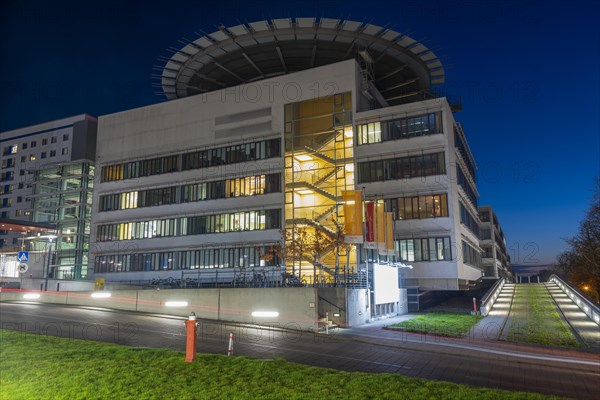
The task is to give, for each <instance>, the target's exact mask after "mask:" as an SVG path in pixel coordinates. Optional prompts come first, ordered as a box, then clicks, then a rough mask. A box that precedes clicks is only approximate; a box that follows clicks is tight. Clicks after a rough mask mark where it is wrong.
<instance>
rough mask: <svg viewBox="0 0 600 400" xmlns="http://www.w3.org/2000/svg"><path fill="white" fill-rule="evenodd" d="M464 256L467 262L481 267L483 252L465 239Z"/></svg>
mask: <svg viewBox="0 0 600 400" xmlns="http://www.w3.org/2000/svg"><path fill="white" fill-rule="evenodd" d="M462 256H463V262H464V263H465V264H469V265H472V266H474V267H477V268H481V253H480V252H479V250H477V249H475V248H474V247H473V246H471V245H470V244H468V243H467V242H465V241H464V240H463V242H462Z"/></svg>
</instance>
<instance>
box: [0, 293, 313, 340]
mask: <svg viewBox="0 0 600 400" xmlns="http://www.w3.org/2000/svg"><path fill="white" fill-rule="evenodd" d="M25 293H36V294H39V295H40V297H39V298H38V299H33V300H25V299H24V298H23V296H24V294H25ZM92 293H94V292H93V291H86V292H67V291H64V292H63V291H61V292H54V291H48V292H39V291H30V292H26V291H14V290H6V289H5V290H2V291H0V301H10V300H25V301H36V302H43V303H55V304H70V305H82V306H94V307H105V308H112V309H118V310H126V311H140V312H148V313H158V314H168V315H178V316H188V315H189V314H190V312H192V311H193V312H195V313H196V315H197V316H198V317H199V318H206V319H212V320H221V321H232V322H241V323H257V324H261V323H269V324H275V325H278V326H281V327H287V328H291V329H301V330H314V329H315V328H316V321H317V304H318V303H317V295H316V293H317V290H316V289H314V288H248V289H169V290H118V291H112V292H111V297H109V298H93V297H91V294H92ZM169 301H185V302H187V303H188V305H187V306H186V307H167V306H166V304H165V303H166V302H169ZM253 311H276V312H278V313H279V316H278V317H275V318H270V317H269V318H261V317H253V316H252V312H253Z"/></svg>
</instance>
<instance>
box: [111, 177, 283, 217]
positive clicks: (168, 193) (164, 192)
mask: <svg viewBox="0 0 600 400" xmlns="http://www.w3.org/2000/svg"><path fill="white" fill-rule="evenodd" d="M276 192H281V175H280V174H269V175H255V176H246V177H242V178H233V179H224V180H219V181H212V182H202V183H193V184H187V185H183V186H169V187H165V188H157V189H147V190H139V191H132V192H125V193H115V194H108V195H103V196H100V205H99V211H114V210H126V209H131V208H142V207H152V206H160V205H165V204H178V203H190V202H195V201H203V200H213V199H225V198H230V197H243V196H254V195H260V194H267V193H276Z"/></svg>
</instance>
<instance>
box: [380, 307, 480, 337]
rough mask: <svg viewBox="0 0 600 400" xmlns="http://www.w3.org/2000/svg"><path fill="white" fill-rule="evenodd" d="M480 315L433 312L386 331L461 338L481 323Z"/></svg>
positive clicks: (390, 327) (392, 326) (389, 327)
mask: <svg viewBox="0 0 600 400" xmlns="http://www.w3.org/2000/svg"><path fill="white" fill-rule="evenodd" d="M482 318H483V317H481V316H480V315H470V314H458V313H447V312H434V313H429V314H424V315H419V316H418V317H415V318H411V319H409V320H407V321H404V322H400V323H398V324H394V325H391V326H388V327H387V329H395V330H402V331H406V332H418V333H432V334H434V335H440V336H449V337H463V336H465V335H466V334H467V333H468V332H469V331H470V330H471V328H472V327H473V326H475V324H477V323H478V322H479V321H481V319H482Z"/></svg>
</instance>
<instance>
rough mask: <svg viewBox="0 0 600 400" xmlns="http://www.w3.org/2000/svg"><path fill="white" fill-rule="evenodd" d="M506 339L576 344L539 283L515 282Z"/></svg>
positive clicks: (569, 345)
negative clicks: (517, 283)
mask: <svg viewBox="0 0 600 400" xmlns="http://www.w3.org/2000/svg"><path fill="white" fill-rule="evenodd" d="M510 317H511V324H510V327H509V329H508V334H507V340H509V341H513V342H525V343H533V344H541V345H544V346H566V347H577V346H578V342H577V339H575V337H574V336H573V333H571V330H570V329H569V328H568V327H567V325H566V324H565V323H564V322H563V320H562V319H561V318H560V315H559V314H558V312H557V311H556V309H555V308H554V302H553V301H552V297H550V294H549V293H548V290H547V289H546V287H545V286H544V285H543V284H528V285H516V287H515V297H514V299H513V304H512V308H511V311H510Z"/></svg>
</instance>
